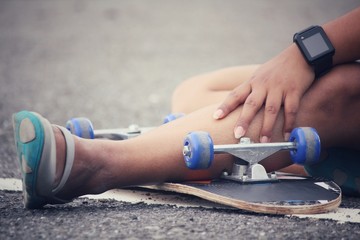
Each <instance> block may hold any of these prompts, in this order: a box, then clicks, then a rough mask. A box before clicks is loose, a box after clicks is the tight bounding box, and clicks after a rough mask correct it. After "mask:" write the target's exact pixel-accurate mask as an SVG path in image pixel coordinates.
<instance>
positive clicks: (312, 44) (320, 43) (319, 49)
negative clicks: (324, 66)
mask: <svg viewBox="0 0 360 240" xmlns="http://www.w3.org/2000/svg"><path fill="white" fill-rule="evenodd" d="M303 43H304V45H305V47H306V50H307V51H308V52H309V55H310V56H311V57H312V58H314V57H317V56H318V55H320V54H321V53H323V52H327V51H329V47H328V45H327V44H326V42H325V41H324V38H323V37H322V36H321V34H320V33H319V32H318V33H316V34H314V35H312V36H310V37H308V38H304V39H303Z"/></svg>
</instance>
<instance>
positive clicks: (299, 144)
mask: <svg viewBox="0 0 360 240" xmlns="http://www.w3.org/2000/svg"><path fill="white" fill-rule="evenodd" d="M289 141H291V142H295V143H296V150H291V151H290V156H291V159H292V161H293V162H294V163H296V164H301V165H308V164H313V163H316V162H318V161H319V158H320V149H321V144H320V137H319V135H318V133H317V132H316V130H315V129H314V128H310V127H305V128H295V129H294V130H293V131H292V132H291V134H290V138H289Z"/></svg>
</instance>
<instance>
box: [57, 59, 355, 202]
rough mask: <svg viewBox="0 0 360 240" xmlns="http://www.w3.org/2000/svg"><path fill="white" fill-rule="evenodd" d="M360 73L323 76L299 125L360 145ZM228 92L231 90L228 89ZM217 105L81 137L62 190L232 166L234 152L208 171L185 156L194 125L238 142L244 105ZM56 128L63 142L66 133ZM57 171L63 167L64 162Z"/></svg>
mask: <svg viewBox="0 0 360 240" xmlns="http://www.w3.org/2000/svg"><path fill="white" fill-rule="evenodd" d="M359 76H360V67H359V66H357V65H344V66H340V67H337V68H336V69H334V70H333V71H332V72H331V73H329V74H328V75H326V76H325V77H323V78H322V79H321V80H318V81H317V82H316V83H315V85H314V86H313V87H312V88H311V89H310V90H309V91H308V92H307V93H306V95H305V96H304V98H303V101H302V104H301V109H300V112H299V115H298V118H297V122H296V125H297V126H312V127H315V128H316V129H317V130H318V132H319V134H320V137H321V139H322V145H323V147H324V148H325V149H326V148H327V147H332V146H346V147H353V148H355V149H359V146H357V145H356V144H355V143H356V141H355V140H358V139H359V134H360V127H359V124H358V123H359V122H360V114H359V113H358V111H357V110H358V109H359V107H360V94H359V93H360V79H359ZM225 80H226V79H224V81H225ZM344 83H346V84H344ZM225 93H226V90H224V93H222V94H225ZM344 93H345V94H344ZM218 97H220V96H218ZM189 102H191V101H189ZM200 105H201V104H199V106H198V108H200V107H201V106H200ZM184 107H186V106H184ZM216 107H217V104H215V105H210V106H207V107H203V108H200V109H199V110H196V111H194V112H192V113H190V114H188V115H187V116H185V117H184V118H182V119H179V120H177V121H174V122H171V123H169V124H166V125H163V126H161V127H159V128H157V129H155V130H153V131H151V132H149V133H147V134H144V135H142V136H139V137H137V138H134V139H131V140H126V141H119V142H115V141H106V140H105V141H103V140H85V139H79V138H76V139H75V142H76V143H75V144H76V148H75V149H76V152H75V163H74V164H75V165H74V167H73V170H72V172H71V176H70V181H69V182H68V183H67V184H66V186H65V190H64V191H63V192H62V193H61V195H62V196H63V197H76V196H79V195H83V194H87V193H100V192H103V191H105V190H108V189H111V188H116V187H122V186H129V185H137V184H145V183H156V182H163V181H181V180H185V179H203V178H212V177H216V176H218V175H219V174H220V173H221V172H222V171H223V170H224V169H229V168H230V166H231V163H232V157H231V156H228V155H218V156H216V158H215V160H214V164H213V166H212V167H211V168H210V169H209V170H208V171H199V172H193V171H191V170H188V169H187V168H186V166H185V164H184V161H183V157H182V142H183V139H184V137H185V135H186V134H187V133H188V132H190V131H193V130H203V131H207V132H209V133H210V134H211V136H212V138H213V139H214V142H215V144H220V143H221V144H231V143H236V142H237V140H236V139H234V137H233V134H232V130H233V125H234V123H235V120H236V118H237V117H238V115H239V113H240V111H241V107H239V108H238V109H237V110H236V111H234V112H233V113H232V114H230V115H229V117H227V118H225V119H223V120H221V121H215V120H213V119H212V113H213V111H214V110H215V108H216ZM174 108H175V107H174ZM178 108H180V107H178ZM282 121H283V119H282V117H279V119H278V121H277V125H276V127H275V131H274V136H273V138H272V140H273V141H274V142H276V141H283V137H282V133H281V126H282ZM261 123H262V112H259V114H258V115H257V116H256V118H255V120H254V121H253V123H252V125H251V127H250V129H249V131H248V136H249V137H250V138H252V139H254V140H255V141H256V140H257V139H258V138H259V127H260V126H261ZM56 133H57V142H58V145H59V146H61V145H63V142H62V141H63V139H62V137H61V136H60V134H59V133H58V132H57V131H56ZM62 148H63V149H64V147H62ZM62 154H63V152H61V151H59V155H58V158H59V159H60V161H61V159H62V161H63V159H64V157H63V156H61V155H62ZM60 161H59V162H60ZM263 164H264V166H265V167H266V168H267V169H268V170H270V171H272V170H276V169H280V168H283V167H285V166H288V165H290V164H291V161H290V159H289V157H288V154H287V153H279V154H277V155H276V156H275V155H274V156H273V157H270V158H268V159H266V160H265V161H263ZM57 173H58V175H61V173H62V169H61V163H59V170H58V171H57Z"/></svg>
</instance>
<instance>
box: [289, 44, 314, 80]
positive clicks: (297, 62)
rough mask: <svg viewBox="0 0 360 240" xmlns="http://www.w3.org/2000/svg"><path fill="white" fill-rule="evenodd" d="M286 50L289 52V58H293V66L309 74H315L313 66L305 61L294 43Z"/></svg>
mask: <svg viewBox="0 0 360 240" xmlns="http://www.w3.org/2000/svg"><path fill="white" fill-rule="evenodd" d="M286 51H288V52H289V56H291V58H292V59H293V60H294V67H295V68H300V69H302V70H303V71H304V72H306V73H308V74H309V75H313V76H315V71H314V68H313V67H312V66H311V65H309V64H308V63H307V61H306V60H305V59H304V57H303V55H302V53H301V51H300V49H299V48H298V46H297V45H296V44H295V43H293V44H291V45H290V46H289V47H288V48H287V50H286Z"/></svg>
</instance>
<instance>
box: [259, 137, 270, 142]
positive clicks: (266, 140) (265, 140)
mask: <svg viewBox="0 0 360 240" xmlns="http://www.w3.org/2000/svg"><path fill="white" fill-rule="evenodd" d="M260 142H261V143H268V142H270V138H268V137H267V136H262V137H261V138H260Z"/></svg>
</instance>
